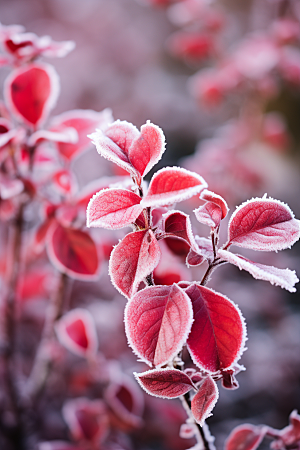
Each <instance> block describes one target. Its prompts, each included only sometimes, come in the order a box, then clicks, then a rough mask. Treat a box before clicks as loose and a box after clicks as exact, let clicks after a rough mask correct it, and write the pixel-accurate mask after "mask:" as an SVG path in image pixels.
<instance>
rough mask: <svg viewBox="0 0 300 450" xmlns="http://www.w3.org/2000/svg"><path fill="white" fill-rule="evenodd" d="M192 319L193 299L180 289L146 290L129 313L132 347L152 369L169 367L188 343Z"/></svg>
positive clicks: (134, 300) (130, 305)
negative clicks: (169, 363) (167, 365)
mask: <svg viewBox="0 0 300 450" xmlns="http://www.w3.org/2000/svg"><path fill="white" fill-rule="evenodd" d="M192 319H193V314H192V307H191V303H190V299H189V297H188V296H187V295H186V294H185V293H184V291H183V290H182V289H180V288H179V287H178V286H177V285H175V284H174V285H173V286H151V287H148V288H145V289H143V290H142V291H140V292H138V293H137V294H136V295H135V296H134V297H133V298H132V299H131V301H130V302H129V303H128V304H127V306H126V309H125V331H126V335H127V338H128V342H129V345H130V346H131V348H132V349H133V351H134V352H135V353H136V354H137V355H138V356H139V357H140V358H142V359H143V360H144V361H145V362H146V363H147V364H149V365H150V366H152V365H154V366H162V365H164V364H167V363H168V362H169V361H170V360H171V359H172V358H174V357H175V356H176V355H177V353H178V352H179V351H180V350H181V348H182V346H183V344H184V343H185V341H186V339H187V336H188V334H189V331H190V329H191V324H192Z"/></svg>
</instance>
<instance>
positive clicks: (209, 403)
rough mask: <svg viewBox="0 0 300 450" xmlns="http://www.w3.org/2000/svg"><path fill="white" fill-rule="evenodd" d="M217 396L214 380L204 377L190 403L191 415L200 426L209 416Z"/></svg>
mask: <svg viewBox="0 0 300 450" xmlns="http://www.w3.org/2000/svg"><path fill="white" fill-rule="evenodd" d="M218 397H219V391H218V388H217V385H216V383H215V382H214V380H213V379H212V378H211V377H207V378H205V380H204V381H203V383H202V384H201V386H200V388H199V391H198V392H197V394H196V395H195V396H194V398H193V400H192V404H191V411H192V413H193V416H194V418H195V420H196V422H198V423H199V424H200V425H201V426H203V424H204V422H205V420H206V419H207V418H208V417H209V416H211V412H212V410H213V409H214V407H215V404H216V403H217V400H218Z"/></svg>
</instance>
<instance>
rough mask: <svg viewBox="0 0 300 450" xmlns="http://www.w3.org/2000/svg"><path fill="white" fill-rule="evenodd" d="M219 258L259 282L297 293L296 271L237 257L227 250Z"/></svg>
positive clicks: (222, 251)
mask: <svg viewBox="0 0 300 450" xmlns="http://www.w3.org/2000/svg"><path fill="white" fill-rule="evenodd" d="M218 256H219V257H220V258H222V259H224V260H225V261H227V262H229V263H231V264H234V265H235V266H237V267H238V268H239V269H240V270H242V269H243V270H247V272H249V273H251V275H252V276H253V277H254V278H256V279H257V280H265V281H269V282H270V283H271V284H275V285H276V286H280V287H282V288H283V289H287V290H288V291H290V292H296V288H295V284H296V283H298V282H299V280H298V278H297V275H296V273H295V271H294V270H290V269H278V268H277V267H273V266H266V265H264V264H259V263H256V262H253V261H250V260H249V259H247V258H244V257H243V256H241V255H235V254H233V253H231V252H227V251H226V250H219V251H218Z"/></svg>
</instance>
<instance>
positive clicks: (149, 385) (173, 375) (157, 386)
mask: <svg viewBox="0 0 300 450" xmlns="http://www.w3.org/2000/svg"><path fill="white" fill-rule="evenodd" d="M134 376H135V378H136V379H137V381H138V382H139V384H140V385H141V387H142V388H143V389H144V390H145V391H146V392H147V393H148V394H150V395H153V396H155V397H161V398H176V397H180V396H181V395H184V394H186V393H187V392H189V391H190V390H191V389H192V388H194V389H196V387H195V386H194V385H193V383H192V381H191V379H190V378H189V377H188V376H187V375H186V374H185V373H184V372H182V371H180V370H176V369H155V370H148V371H147V372H143V373H134Z"/></svg>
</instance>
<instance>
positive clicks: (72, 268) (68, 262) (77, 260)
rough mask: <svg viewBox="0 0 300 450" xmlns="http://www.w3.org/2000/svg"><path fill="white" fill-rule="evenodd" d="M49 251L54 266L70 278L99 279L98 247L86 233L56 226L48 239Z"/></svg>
mask: <svg viewBox="0 0 300 450" xmlns="http://www.w3.org/2000/svg"><path fill="white" fill-rule="evenodd" d="M47 251H48V255H49V259H50V261H51V262H52V264H53V265H54V266H56V267H57V269H58V270H59V271H60V272H62V273H66V274H67V275H68V276H69V277H71V278H75V279H78V280H83V281H85V280H86V281H89V280H91V281H92V280H94V279H97V278H98V270H99V258H98V253H97V247H96V245H95V243H94V241H93V240H92V238H91V237H90V236H89V235H88V234H87V233H86V232H84V231H81V230H76V229H73V228H65V227H62V226H61V225H56V226H54V227H53V230H52V233H51V234H50V235H49V237H48V241H47Z"/></svg>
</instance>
